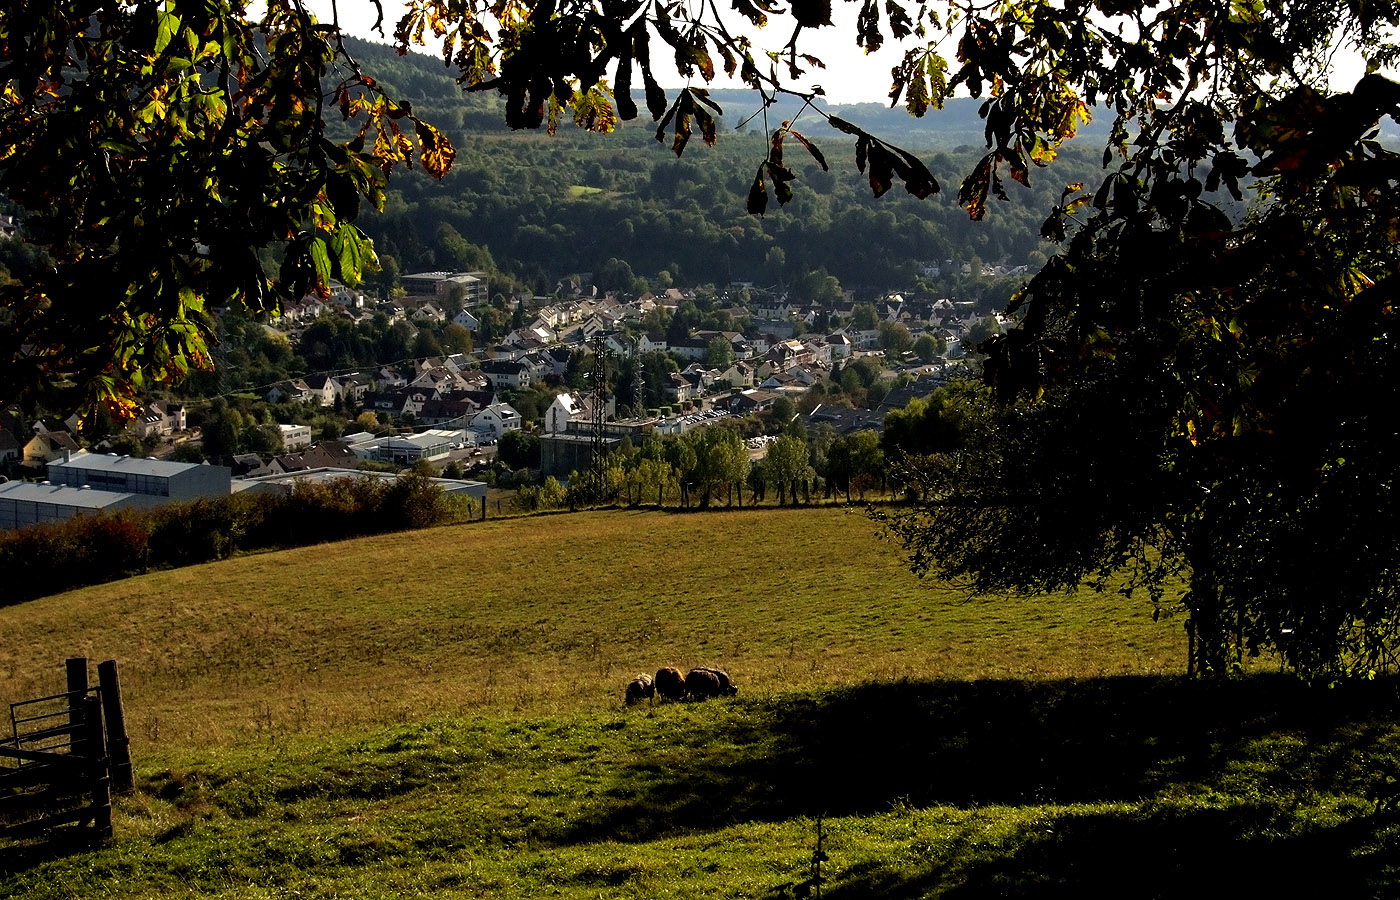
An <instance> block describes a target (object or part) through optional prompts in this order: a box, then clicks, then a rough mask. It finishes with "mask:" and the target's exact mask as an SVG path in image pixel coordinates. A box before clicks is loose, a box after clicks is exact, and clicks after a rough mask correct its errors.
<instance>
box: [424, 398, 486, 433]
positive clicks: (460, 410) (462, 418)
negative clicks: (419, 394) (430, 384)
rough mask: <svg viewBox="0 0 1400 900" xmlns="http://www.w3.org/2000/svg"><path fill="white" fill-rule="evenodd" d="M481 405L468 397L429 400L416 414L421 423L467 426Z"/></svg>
mask: <svg viewBox="0 0 1400 900" xmlns="http://www.w3.org/2000/svg"><path fill="white" fill-rule="evenodd" d="M480 408H481V407H480V406H478V405H477V404H476V403H474V402H472V401H471V400H469V399H467V398H466V397H454V398H452V399H449V398H447V397H442V398H439V399H436V400H429V401H427V402H426V403H424V404H423V408H422V409H421V410H420V411H419V412H418V415H417V416H415V419H416V420H417V422H418V423H419V424H420V425H447V424H452V425H460V426H463V427H465V426H466V424H467V423H468V422H469V421H471V417H472V416H473V415H474V414H475V413H476V412H477V410H479V409H480Z"/></svg>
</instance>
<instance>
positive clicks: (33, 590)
mask: <svg viewBox="0 0 1400 900" xmlns="http://www.w3.org/2000/svg"><path fill="white" fill-rule="evenodd" d="M468 514H469V511H467V510H459V508H458V504H457V501H455V500H454V499H453V498H451V497H449V496H447V495H445V494H444V493H443V492H442V490H441V489H440V488H439V487H438V486H437V485H435V484H433V483H432V481H430V480H429V479H428V477H427V476H426V475H423V474H421V473H417V472H410V473H408V474H405V475H403V476H401V477H398V478H396V479H394V480H392V481H387V480H382V479H372V478H342V479H336V480H333V481H329V482H320V483H318V482H306V481H298V482H296V484H295V485H294V486H293V489H292V490H291V492H289V493H286V494H265V493H256V494H254V493H247V492H244V493H239V494H233V495H231V496H228V497H218V498H213V499H206V500H196V501H194V502H191V503H176V504H171V505H169V506H161V507H157V508H155V509H150V510H122V511H120V512H116V513H99V514H97V515H83V516H77V517H76V518H72V519H68V520H67V521H63V522H55V523H50V524H42V525H35V526H31V527H28V528H21V529H15V530H9V531H0V572H4V573H5V588H6V589H5V592H4V595H3V597H4V599H3V600H0V605H9V604H13V603H19V602H22V601H25V600H32V599H34V598H36V597H43V596H47V595H50V594H56V593H59V592H61V591H66V590H70V589H72V588H77V587H83V586H85V585H90V584H101V583H103V582H107V581H114V580H116V579H118V578H125V577H128V576H130V575H139V574H141V573H143V572H146V571H149V570H151V569H161V568H173V567H178V566H188V565H193V564H195V563H202V562H210V561H213V560H219V559H224V558H226V557H228V556H229V555H230V554H232V553H234V552H235V551H240V550H266V549H285V548H288V547H299V546H303V545H306V544H316V543H321V542H324V541H334V540H343V539H345V538H353V537H363V536H366V535H371V534H382V533H386V532H391V531H403V530H406V529H410V528H426V527H428V526H430V525H438V524H441V523H444V522H447V521H451V520H453V519H455V518H459V517H465V516H466V515H468Z"/></svg>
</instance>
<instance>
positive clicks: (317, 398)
mask: <svg viewBox="0 0 1400 900" xmlns="http://www.w3.org/2000/svg"><path fill="white" fill-rule="evenodd" d="M301 380H302V381H303V382H304V383H305V384H306V386H307V387H308V388H310V390H311V399H312V401H313V402H315V403H317V404H318V405H320V406H335V401H337V400H341V399H343V397H342V394H341V385H340V382H339V381H337V380H336V379H335V378H333V377H332V376H330V375H307V376H305V377H304V378H302V379H301Z"/></svg>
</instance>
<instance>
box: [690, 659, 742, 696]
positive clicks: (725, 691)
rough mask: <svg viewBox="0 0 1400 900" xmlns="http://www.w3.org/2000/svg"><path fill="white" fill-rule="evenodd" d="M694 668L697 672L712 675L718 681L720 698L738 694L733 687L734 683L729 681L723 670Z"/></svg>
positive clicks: (726, 673) (707, 667) (703, 667)
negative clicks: (711, 673) (710, 673)
mask: <svg viewBox="0 0 1400 900" xmlns="http://www.w3.org/2000/svg"><path fill="white" fill-rule="evenodd" d="M695 668H696V670H697V671H700V672H713V673H714V676H715V677H716V678H718V679H719V690H720V695H721V696H724V697H733V696H734V695H735V694H737V693H739V689H738V688H737V687H735V686H734V682H732V681H730V680H729V673H728V672H726V671H724V670H723V669H712V668H710V667H709V666H696V667H695Z"/></svg>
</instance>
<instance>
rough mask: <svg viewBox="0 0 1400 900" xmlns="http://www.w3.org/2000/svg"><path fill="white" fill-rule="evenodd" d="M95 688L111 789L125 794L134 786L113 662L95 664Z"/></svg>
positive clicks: (118, 683)
mask: <svg viewBox="0 0 1400 900" xmlns="http://www.w3.org/2000/svg"><path fill="white" fill-rule="evenodd" d="M97 685H98V687H99V688H100V689H101V692H102V717H103V720H104V721H105V722H106V724H107V755H108V756H109V757H110V758H111V761H112V765H111V768H112V790H114V791H116V792H117V793H119V794H126V793H129V792H130V791H131V789H132V787H133V786H134V781H133V779H132V777H131V741H130V740H128V739H127V736H126V711H125V710H124V709H123V708H122V688H121V682H120V681H119V680H118V679H117V661H116V660H115V659H109V660H107V661H105V662H100V663H98V664H97Z"/></svg>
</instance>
